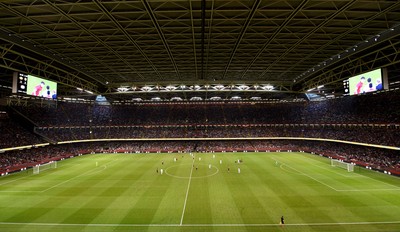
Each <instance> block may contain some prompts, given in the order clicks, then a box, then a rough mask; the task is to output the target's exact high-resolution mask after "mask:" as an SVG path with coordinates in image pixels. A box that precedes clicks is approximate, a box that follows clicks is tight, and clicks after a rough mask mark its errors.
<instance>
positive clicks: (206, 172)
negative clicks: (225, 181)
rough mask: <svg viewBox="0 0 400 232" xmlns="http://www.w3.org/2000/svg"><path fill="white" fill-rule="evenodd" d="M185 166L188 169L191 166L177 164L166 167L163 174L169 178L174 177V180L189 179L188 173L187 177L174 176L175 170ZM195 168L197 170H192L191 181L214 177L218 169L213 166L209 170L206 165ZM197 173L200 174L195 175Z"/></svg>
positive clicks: (188, 164) (198, 165) (197, 165)
mask: <svg viewBox="0 0 400 232" xmlns="http://www.w3.org/2000/svg"><path fill="white" fill-rule="evenodd" d="M186 165H187V166H189V167H190V166H191V165H192V164H191V163H186V164H178V165H174V166H171V167H168V168H166V169H165V174H167V175H168V176H171V177H175V178H180V179H189V178H190V173H188V176H179V175H176V174H174V170H175V169H177V168H179V167H182V166H186ZM195 166H196V167H197V168H198V169H197V170H196V169H195V168H193V170H192V172H193V173H192V179H198V178H207V177H211V176H214V175H216V174H217V173H218V172H219V169H218V168H217V167H215V166H214V165H211V169H210V168H209V167H208V165H207V164H196V165H195ZM200 166H201V167H200ZM199 171H200V173H201V174H197V173H199Z"/></svg>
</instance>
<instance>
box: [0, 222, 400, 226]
mask: <svg viewBox="0 0 400 232" xmlns="http://www.w3.org/2000/svg"><path fill="white" fill-rule="evenodd" d="M379 224H400V221H386V222H326V223H292V224H288V223H285V226H335V225H379ZM0 225H17V226H70V227H74V226H75V227H76V226H84V227H180V226H185V227H275V226H281V225H280V224H267V223H260V224H182V225H181V224H77V223H66V224H63V223H35V222H0Z"/></svg>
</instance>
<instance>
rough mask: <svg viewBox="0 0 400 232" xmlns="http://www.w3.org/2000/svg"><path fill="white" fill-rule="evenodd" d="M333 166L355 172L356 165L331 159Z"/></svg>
mask: <svg viewBox="0 0 400 232" xmlns="http://www.w3.org/2000/svg"><path fill="white" fill-rule="evenodd" d="M331 166H333V167H339V168H343V169H346V170H347V171H348V172H354V166H355V165H354V164H352V163H346V162H343V161H341V160H337V159H331Z"/></svg>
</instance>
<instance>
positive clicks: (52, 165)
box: [33, 161, 57, 174]
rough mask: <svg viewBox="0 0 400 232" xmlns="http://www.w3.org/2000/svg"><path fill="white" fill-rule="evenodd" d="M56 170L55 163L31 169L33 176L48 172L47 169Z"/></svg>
mask: <svg viewBox="0 0 400 232" xmlns="http://www.w3.org/2000/svg"><path fill="white" fill-rule="evenodd" d="M54 168H57V161H51V162H49V163H45V164H39V165H36V166H35V167H33V174H39V173H41V172H43V171H46V170H49V169H54Z"/></svg>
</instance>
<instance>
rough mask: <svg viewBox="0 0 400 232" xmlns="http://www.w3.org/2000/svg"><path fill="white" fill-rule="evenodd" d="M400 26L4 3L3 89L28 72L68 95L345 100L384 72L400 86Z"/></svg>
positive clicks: (393, 10)
mask: <svg viewBox="0 0 400 232" xmlns="http://www.w3.org/2000/svg"><path fill="white" fill-rule="evenodd" d="M399 22H400V1H395V0H394V1H393V0H387V1H377V0H297V1H294V0H290V1H289V0H288V1H284V0H255V1H239V0H236V1H235V0H232V1H227V0H198V1H188V0H173V1H161V0H142V1H136V0H135V1H133V0H131V1H130V0H127V1H111V0H104V1H100V0H92V1H89V0H81V1H76V2H75V1H74V2H72V1H67V0H5V1H1V2H0V26H1V29H0V48H1V50H0V52H1V61H0V67H1V68H2V69H3V70H1V72H0V75H1V82H0V84H2V83H3V85H10V82H8V83H7V80H8V79H7V77H10V76H11V75H10V73H12V72H13V71H20V72H25V73H30V74H33V75H38V76H40V77H43V78H48V79H52V80H56V81H58V82H59V83H62V84H63V85H61V87H62V88H61V89H60V92H61V94H63V95H74V94H75V95H76V94H79V93H76V88H80V89H84V90H88V91H91V92H95V93H101V94H105V95H107V94H108V95H112V96H114V97H116V96H119V95H124V97H126V96H128V97H129V98H131V97H135V96H136V95H135V94H136V93H138V94H139V93H143V92H145V93H148V92H154V91H155V92H157V91H158V92H179V91H181V90H182V91H183V89H182V88H181V89H180V88H179V87H181V86H184V87H185V88H186V87H187V90H188V91H190V92H195V91H198V90H196V88H197V87H196V86H199V87H200V88H202V89H203V90H204V92H209V91H208V90H210V91H211V90H213V89H214V90H215V89H216V86H223V88H224V89H223V90H226V91H230V90H235V91H236V90H237V92H245V91H252V92H257V91H258V92H257V93H259V92H263V91H264V92H268V91H271V89H268V88H270V86H272V87H273V91H275V92H280V93H279V94H282V93H285V94H292V93H294V94H296V93H304V92H306V91H307V90H308V89H311V88H316V87H317V86H322V85H323V86H324V88H325V89H326V91H329V92H340V91H342V89H343V85H342V80H343V79H344V78H346V77H349V76H351V75H353V74H358V73H362V72H366V71H369V70H372V69H374V68H378V67H388V70H389V72H392V73H393V75H390V76H396V78H397V77H398V75H399V74H398V71H397V70H399V68H398V63H399V60H400V59H399V58H398V55H399V49H398V47H400V45H399V43H400V26H399ZM396 72H397V73H396ZM168 86H169V89H168V88H167V87H168ZM239 86H242V87H241V88H239ZM243 86H244V87H243ZM246 86H247V87H246ZM266 86H268V87H266ZM143 87H149V88H151V89H150V90H149V91H147V90H148V89H147V90H146V89H143ZM261 87H264V88H266V89H261ZM161 90H162V91H161ZM121 92H123V94H121ZM115 93H118V94H115ZM132 93H134V94H132ZM253 95H254V94H253ZM116 98H118V97H116Z"/></svg>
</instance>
